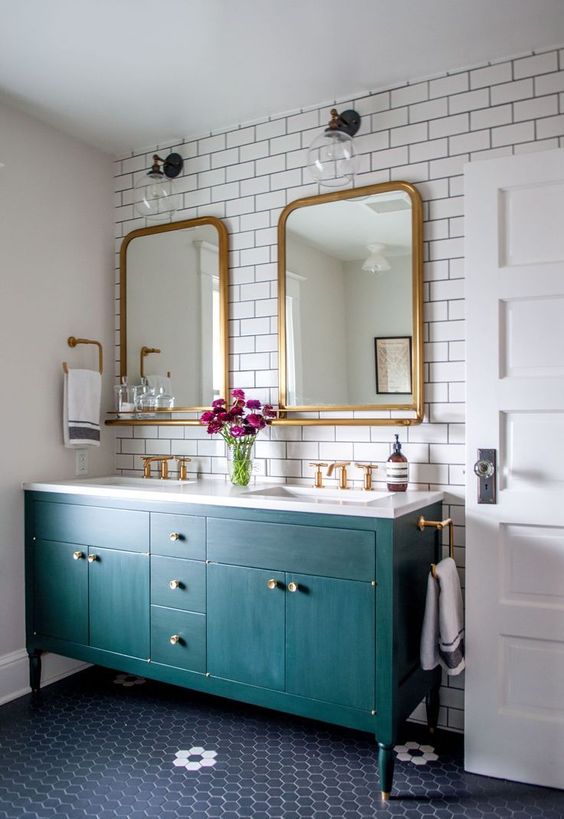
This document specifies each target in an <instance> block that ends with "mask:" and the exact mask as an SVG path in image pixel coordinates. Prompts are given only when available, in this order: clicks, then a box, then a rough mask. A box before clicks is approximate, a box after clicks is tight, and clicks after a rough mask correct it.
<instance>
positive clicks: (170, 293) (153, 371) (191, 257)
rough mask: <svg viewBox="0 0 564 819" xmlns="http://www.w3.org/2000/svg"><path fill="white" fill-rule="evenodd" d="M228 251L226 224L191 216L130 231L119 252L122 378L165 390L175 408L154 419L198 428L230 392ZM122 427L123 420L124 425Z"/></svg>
mask: <svg viewBox="0 0 564 819" xmlns="http://www.w3.org/2000/svg"><path fill="white" fill-rule="evenodd" d="M228 250H229V239H228V231H227V228H226V226H225V224H224V223H223V222H222V221H221V220H220V219H217V218H215V217H212V216H209V217H202V218H198V219H188V220H185V221H181V222H172V223H170V224H166V225H157V226H154V227H149V228H141V229H139V230H134V231H132V232H131V233H129V234H128V235H127V236H126V237H125V238H124V240H123V242H122V245H121V250H120V375H121V376H122V378H123V377H127V379H128V383H129V384H131V385H133V384H137V383H140V381H141V378H142V377H144V378H146V379H147V380H149V381H150V380H151V379H152V380H153V381H155V383H164V384H166V385H167V389H169V391H170V393H171V394H172V396H173V397H174V406H173V408H171V409H168V410H163V409H162V408H157V410H156V412H155V414H154V415H153V416H152V417H151V419H150V420H147V419H146V418H145V419H140V418H138V417H136V418H133V417H132V418H130V419H126V420H125V421H123V423H134V424H135V423H145V424H147V423H150V424H154V423H157V424H159V423H160V424H173V423H174V424H177V423H178V424H199V420H198V416H199V414H200V413H201V412H202V411H203V410H204V409H207V408H208V407H209V406H210V404H211V402H212V401H213V400H214V398H218V397H220V396H224V395H227V392H228V386H229V385H228V379H229V371H228V328H227V292H228ZM118 423H119V421H118Z"/></svg>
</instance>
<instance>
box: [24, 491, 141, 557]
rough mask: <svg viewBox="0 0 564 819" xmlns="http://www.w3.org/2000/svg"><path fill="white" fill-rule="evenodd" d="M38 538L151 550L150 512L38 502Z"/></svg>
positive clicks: (138, 550)
mask: <svg viewBox="0 0 564 819" xmlns="http://www.w3.org/2000/svg"><path fill="white" fill-rule="evenodd" d="M34 518H35V524H34V532H33V534H34V535H35V537H36V538H37V539H41V540H55V541H59V542H63V543H79V544H82V545H86V546H100V547H104V548H106V549H123V550H125V551H128V552H148V551H149V513H148V512H136V511H133V510H130V509H106V508H104V507H101V506H77V505H75V504H70V503H52V502H51V501H45V502H44V501H36V502H35V504H34Z"/></svg>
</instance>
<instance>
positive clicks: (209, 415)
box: [200, 410, 215, 424]
mask: <svg viewBox="0 0 564 819" xmlns="http://www.w3.org/2000/svg"><path fill="white" fill-rule="evenodd" d="M213 418H215V413H214V412H212V411H211V410H206V411H205V412H203V413H202V414H201V415H200V422H201V423H202V424H209V422H210V421H211V420H212V419H213Z"/></svg>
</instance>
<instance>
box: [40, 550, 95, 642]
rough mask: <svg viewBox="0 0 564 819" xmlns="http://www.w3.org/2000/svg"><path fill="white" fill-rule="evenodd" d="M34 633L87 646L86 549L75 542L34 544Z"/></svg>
mask: <svg viewBox="0 0 564 819" xmlns="http://www.w3.org/2000/svg"><path fill="white" fill-rule="evenodd" d="M33 578H34V590H33V630H34V632H35V633H36V634H44V635H46V636H48V637H56V638H57V639H58V640H70V641H71V642H73V643H82V644H84V645H85V644H87V643H88V563H87V562H86V549H85V548H84V547H83V546H78V545H77V544H73V543H59V542H57V541H51V540H37V541H35V542H34V544H33Z"/></svg>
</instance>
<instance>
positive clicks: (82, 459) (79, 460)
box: [74, 449, 88, 478]
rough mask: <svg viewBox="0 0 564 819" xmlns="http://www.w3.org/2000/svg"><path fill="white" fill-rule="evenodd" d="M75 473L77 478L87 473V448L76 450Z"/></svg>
mask: <svg viewBox="0 0 564 819" xmlns="http://www.w3.org/2000/svg"><path fill="white" fill-rule="evenodd" d="M74 471H75V475H76V477H77V478H81V477H82V478H83V477H84V476H85V475H88V450H87V449H77V450H76V462H75V470H74Z"/></svg>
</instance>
